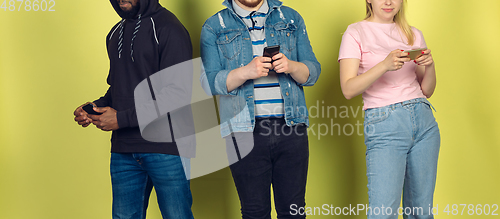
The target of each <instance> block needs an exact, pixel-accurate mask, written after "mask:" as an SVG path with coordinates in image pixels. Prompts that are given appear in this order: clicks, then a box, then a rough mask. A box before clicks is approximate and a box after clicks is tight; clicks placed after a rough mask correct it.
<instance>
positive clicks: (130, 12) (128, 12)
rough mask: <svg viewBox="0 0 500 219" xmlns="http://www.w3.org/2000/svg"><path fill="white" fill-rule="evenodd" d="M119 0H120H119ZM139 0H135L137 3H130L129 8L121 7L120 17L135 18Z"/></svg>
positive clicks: (123, 0) (124, 0)
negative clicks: (130, 6)
mask: <svg viewBox="0 0 500 219" xmlns="http://www.w3.org/2000/svg"><path fill="white" fill-rule="evenodd" d="M121 1H122V2H130V1H127V0H121ZM119 2H120V1H119ZM130 5H132V3H130ZM139 6H140V5H139V1H138V2H137V5H135V6H134V5H132V8H131V9H130V10H123V9H122V8H120V9H121V10H122V12H123V13H122V17H123V18H125V19H132V18H135V17H136V16H137V14H138V13H139V8H140V7H139Z"/></svg>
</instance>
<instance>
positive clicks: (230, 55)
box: [217, 31, 242, 60]
mask: <svg viewBox="0 0 500 219" xmlns="http://www.w3.org/2000/svg"><path fill="white" fill-rule="evenodd" d="M241 44H242V42H241V32H239V31H233V32H226V33H222V34H220V35H219V37H218V38H217V45H218V47H219V50H220V51H221V52H222V54H223V55H224V57H225V58H226V59H227V60H234V59H235V58H236V57H238V55H239V54H240V53H241Z"/></svg>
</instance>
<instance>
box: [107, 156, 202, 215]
mask: <svg viewBox="0 0 500 219" xmlns="http://www.w3.org/2000/svg"><path fill="white" fill-rule="evenodd" d="M183 163H184V164H185V165H183ZM183 166H185V168H186V171H185V168H184V167H183ZM110 167H111V183H112V187H113V219H145V218H146V209H147V207H148V202H149V195H150V194H151V190H152V188H153V187H154V188H155V191H156V195H157V198H158V206H159V207H160V211H161V214H162V216H163V218H168V219H174V218H175V219H184V218H185V219H192V218H193V214H192V212H191V205H192V203H193V200H192V197H191V190H190V186H189V180H187V178H186V174H185V172H189V171H188V170H189V160H188V159H185V158H181V157H179V156H175V155H168V154H157V153H149V154H147V153H144V154H122V153H111V165H110Z"/></svg>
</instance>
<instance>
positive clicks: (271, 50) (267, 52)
mask: <svg viewBox="0 0 500 219" xmlns="http://www.w3.org/2000/svg"><path fill="white" fill-rule="evenodd" d="M278 53H280V46H279V45H276V46H268V47H266V48H264V55H263V56H264V57H269V58H272V57H273V56H275V55H276V54H278ZM273 61H274V60H273ZM273 61H271V63H273Z"/></svg>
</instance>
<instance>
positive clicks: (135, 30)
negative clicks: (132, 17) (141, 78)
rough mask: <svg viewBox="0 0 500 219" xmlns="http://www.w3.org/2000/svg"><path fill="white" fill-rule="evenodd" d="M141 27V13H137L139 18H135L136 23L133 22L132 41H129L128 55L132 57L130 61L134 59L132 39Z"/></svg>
mask: <svg viewBox="0 0 500 219" xmlns="http://www.w3.org/2000/svg"><path fill="white" fill-rule="evenodd" d="M140 27H141V14H139V18H137V23H136V24H135V29H134V35H133V36H132V42H131V43H130V57H132V62H135V61H134V39H135V37H136V36H137V32H139V28H140Z"/></svg>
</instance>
